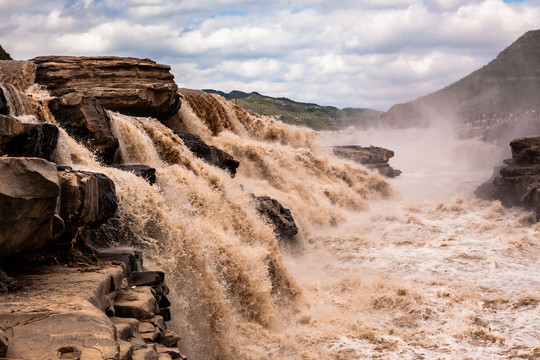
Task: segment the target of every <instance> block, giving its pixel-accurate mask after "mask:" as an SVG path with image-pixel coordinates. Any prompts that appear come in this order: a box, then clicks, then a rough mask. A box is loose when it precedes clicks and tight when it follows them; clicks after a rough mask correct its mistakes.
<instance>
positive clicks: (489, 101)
mask: <svg viewBox="0 0 540 360" xmlns="http://www.w3.org/2000/svg"><path fill="white" fill-rule="evenodd" d="M539 91H540V30H534V31H529V32H527V33H525V34H524V35H522V36H521V37H520V38H518V39H517V40H516V41H515V42H514V43H513V44H511V45H510V46H508V47H507V48H506V49H505V50H504V51H502V52H501V53H500V54H499V55H498V56H497V58H496V59H494V60H493V61H491V62H490V63H489V64H487V65H485V66H484V67H482V68H481V69H479V70H477V71H475V72H473V73H471V74H470V75H468V76H466V77H465V78H463V79H461V80H459V81H457V82H455V83H453V84H451V85H449V86H447V87H445V88H444V89H441V90H438V91H436V92H434V93H431V94H429V95H426V96H424V97H421V98H419V99H416V100H413V101H410V102H407V103H404V104H397V105H394V106H392V108H390V110H388V112H386V113H385V114H383V115H382V117H381V121H382V122H383V123H385V124H388V125H392V126H400V127H406V126H410V125H415V124H424V123H426V122H427V121H428V119H430V118H431V117H433V116H445V117H447V118H450V119H453V120H454V121H457V122H464V123H466V122H473V121H475V120H478V119H479V118H481V117H482V116H483V115H485V116H489V115H490V114H500V113H506V114H510V113H519V112H524V111H532V110H536V111H538V109H540V95H539Z"/></svg>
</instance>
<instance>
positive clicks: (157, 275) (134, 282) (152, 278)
mask: <svg viewBox="0 0 540 360" xmlns="http://www.w3.org/2000/svg"><path fill="white" fill-rule="evenodd" d="M128 281H129V286H157V285H161V284H163V282H164V281H165V273H164V272H163V271H135V272H133V273H131V275H130V276H129V278H128Z"/></svg>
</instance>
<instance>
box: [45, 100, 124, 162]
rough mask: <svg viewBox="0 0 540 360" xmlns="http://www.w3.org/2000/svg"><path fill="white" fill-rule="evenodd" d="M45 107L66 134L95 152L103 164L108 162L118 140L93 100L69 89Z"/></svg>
mask: <svg viewBox="0 0 540 360" xmlns="http://www.w3.org/2000/svg"><path fill="white" fill-rule="evenodd" d="M49 108H50V110H51V112H52V113H53V114H54V117H55V118H56V120H57V121H58V123H59V124H61V125H62V127H63V128H64V129H65V130H66V131H67V132H68V134H69V135H70V136H72V137H73V138H75V139H76V140H77V141H79V142H82V143H83V144H84V145H85V146H86V147H88V148H89V149H91V150H93V151H95V152H96V154H97V155H98V156H99V157H100V158H101V159H102V160H103V161H104V162H105V163H107V164H110V163H112V161H113V158H114V155H115V152H116V150H117V149H118V139H116V137H115V136H114V134H113V132H112V130H111V118H110V117H109V114H108V113H107V111H106V110H105V108H104V107H103V106H101V105H100V104H99V103H98V102H97V101H96V99H94V98H92V97H89V96H86V95H84V94H83V93H81V92H73V93H69V94H67V95H64V96H62V97H61V98H56V99H53V100H51V101H50V102H49Z"/></svg>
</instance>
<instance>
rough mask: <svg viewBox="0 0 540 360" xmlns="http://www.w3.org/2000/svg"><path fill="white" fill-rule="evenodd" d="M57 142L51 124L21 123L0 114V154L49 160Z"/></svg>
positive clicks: (55, 132)
mask: <svg viewBox="0 0 540 360" xmlns="http://www.w3.org/2000/svg"><path fill="white" fill-rule="evenodd" d="M57 143H58V128H57V127H56V126H55V125H53V124H32V123H22V122H20V121H19V120H18V119H16V118H14V117H11V116H5V115H0V156H2V155H8V156H26V157H40V158H43V159H47V160H50V159H51V156H52V155H53V152H54V150H55V149H56V145H57Z"/></svg>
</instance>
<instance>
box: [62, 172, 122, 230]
mask: <svg viewBox="0 0 540 360" xmlns="http://www.w3.org/2000/svg"><path fill="white" fill-rule="evenodd" d="M58 175H59V178H60V184H61V187H62V194H61V201H60V204H61V206H60V216H61V217H62V219H64V222H65V224H66V229H67V230H69V231H73V230H75V229H76V228H77V227H79V226H84V225H87V226H95V225H99V224H101V223H103V222H104V221H106V220H107V219H109V218H110V217H112V216H113V215H114V213H115V212H116V209H117V208H118V199H117V197H116V189H115V186H114V182H113V181H112V180H111V179H110V178H108V177H107V176H105V175H103V174H99V173H93V172H89V171H63V172H59V173H58Z"/></svg>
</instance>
